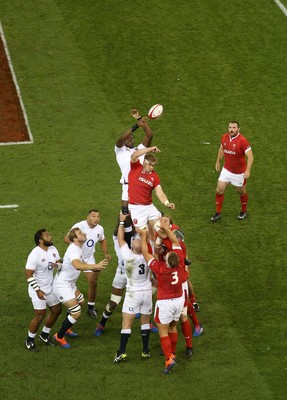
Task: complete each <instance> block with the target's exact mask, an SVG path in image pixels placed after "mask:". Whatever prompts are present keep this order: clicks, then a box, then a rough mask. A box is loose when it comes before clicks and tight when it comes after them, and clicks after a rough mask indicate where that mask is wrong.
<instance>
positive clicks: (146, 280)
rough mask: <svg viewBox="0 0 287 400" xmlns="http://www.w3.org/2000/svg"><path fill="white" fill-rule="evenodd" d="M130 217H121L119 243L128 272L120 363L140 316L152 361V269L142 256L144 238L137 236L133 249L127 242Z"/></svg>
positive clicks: (145, 348)
mask: <svg viewBox="0 0 287 400" xmlns="http://www.w3.org/2000/svg"><path fill="white" fill-rule="evenodd" d="M125 219H126V216H125V215H123V214H122V213H121V214H120V223H119V228H118V242H119V247H120V251H121V254H122V259H123V260H124V263H125V269H126V278H127V285H126V293H125V299H124V303H123V307H122V330H121V339H120V347H119V350H118V351H117V354H116V356H115V358H114V363H119V362H120V361H122V360H125V359H126V357H127V354H126V346H127V343H128V340H129V338H130V335H131V331H132V325H133V322H134V319H135V316H136V314H137V313H140V314H141V337H142V346H143V348H142V353H141V357H142V358H150V356H151V355H150V351H149V347H148V345H149V335H150V315H151V313H152V283H151V278H150V269H149V267H148V265H147V262H146V260H145V258H144V256H143V254H142V245H141V239H140V237H134V238H133V239H132V242H131V249H130V248H129V246H128V244H127V243H126V241H125V239H124V234H125V233H124V221H125Z"/></svg>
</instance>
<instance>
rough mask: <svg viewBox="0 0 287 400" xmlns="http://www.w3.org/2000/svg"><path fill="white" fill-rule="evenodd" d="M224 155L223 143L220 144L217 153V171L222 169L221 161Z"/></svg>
mask: <svg viewBox="0 0 287 400" xmlns="http://www.w3.org/2000/svg"><path fill="white" fill-rule="evenodd" d="M223 156H224V151H223V147H222V145H220V147H219V150H218V154H217V159H216V163H215V169H216V171H217V172H219V171H220V169H221V166H220V162H221V160H222V158H223Z"/></svg>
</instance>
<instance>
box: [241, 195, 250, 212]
mask: <svg viewBox="0 0 287 400" xmlns="http://www.w3.org/2000/svg"><path fill="white" fill-rule="evenodd" d="M240 201H241V211H242V212H244V213H245V212H246V211H247V203H248V195H247V193H245V194H244V195H243V196H240Z"/></svg>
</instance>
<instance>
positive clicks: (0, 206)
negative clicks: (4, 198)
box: [0, 204, 19, 208]
mask: <svg viewBox="0 0 287 400" xmlns="http://www.w3.org/2000/svg"><path fill="white" fill-rule="evenodd" d="M17 207H19V206H18V204H4V205H0V208H17Z"/></svg>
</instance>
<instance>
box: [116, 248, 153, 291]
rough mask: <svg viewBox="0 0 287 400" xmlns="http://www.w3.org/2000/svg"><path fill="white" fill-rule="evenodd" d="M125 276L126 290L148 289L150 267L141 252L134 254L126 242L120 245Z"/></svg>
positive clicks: (149, 284)
mask: <svg viewBox="0 0 287 400" xmlns="http://www.w3.org/2000/svg"><path fill="white" fill-rule="evenodd" d="M121 254H122V258H123V260H124V263H125V270H126V277H127V287H126V290H127V291H130V292H131V291H139V290H149V289H151V287H152V284H151V280H150V269H149V266H148V265H147V263H146V260H145V258H144V256H143V255H142V254H134V253H133V252H132V250H131V249H130V248H129V246H128V245H127V244H124V246H122V247H121Z"/></svg>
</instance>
